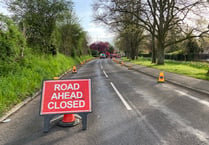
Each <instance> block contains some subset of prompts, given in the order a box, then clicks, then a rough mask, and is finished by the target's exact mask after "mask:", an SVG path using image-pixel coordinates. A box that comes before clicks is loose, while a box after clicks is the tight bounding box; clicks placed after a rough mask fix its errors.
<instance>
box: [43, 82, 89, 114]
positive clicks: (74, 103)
mask: <svg viewBox="0 0 209 145" xmlns="http://www.w3.org/2000/svg"><path fill="white" fill-rule="evenodd" d="M79 112H91V80H90V79H73V80H48V81H44V82H43V88H42V98H41V110H40V114H41V115H46V114H65V113H79Z"/></svg>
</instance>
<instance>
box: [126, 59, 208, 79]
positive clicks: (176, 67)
mask: <svg viewBox="0 0 209 145" xmlns="http://www.w3.org/2000/svg"><path fill="white" fill-rule="evenodd" d="M123 60H124V61H130V60H128V59H127V58H123ZM131 62H133V63H135V64H139V65H144V66H148V67H152V68H156V69H159V70H164V71H167V72H173V73H177V74H182V75H186V76H191V77H194V78H198V79H204V80H209V75H208V74H207V72H208V69H209V63H205V62H179V61H171V60H165V64H164V65H156V64H152V63H151V59H145V58H139V59H138V60H134V61H131Z"/></svg>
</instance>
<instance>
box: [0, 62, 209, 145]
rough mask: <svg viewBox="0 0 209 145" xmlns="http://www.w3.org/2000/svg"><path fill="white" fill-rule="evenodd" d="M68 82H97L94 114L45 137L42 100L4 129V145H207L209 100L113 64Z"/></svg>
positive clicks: (90, 67)
mask: <svg viewBox="0 0 209 145" xmlns="http://www.w3.org/2000/svg"><path fill="white" fill-rule="evenodd" d="M64 78H65V79H69V78H90V79H91V80H92V105H93V112H92V113H91V114H89V115H88V129H87V130H85V131H83V130H82V129H81V128H82V127H81V124H79V125H77V126H75V127H72V128H62V127H59V126H56V125H55V124H52V126H51V128H50V131H49V132H48V133H43V117H42V116H39V107H40V96H38V97H37V98H35V99H34V100H33V101H31V102H30V103H29V104H27V105H25V106H24V107H23V108H22V109H21V110H19V111H18V112H16V113H15V114H14V115H12V116H10V119H11V121H10V122H8V123H1V124H0V144H1V145H207V144H209V97H208V96H203V95H202V94H198V93H197V92H192V91H190V90H185V89H184V88H180V87H178V86H174V85H171V84H168V83H157V78H156V79H155V78H152V77H149V76H146V75H144V74H141V73H139V72H135V71H133V70H128V69H127V68H125V67H121V66H120V65H119V64H115V63H114V62H112V60H110V59H96V60H93V61H91V62H88V63H87V64H85V65H84V66H83V67H81V68H80V69H79V70H78V73H77V74H71V73H69V74H67V75H66V76H65V77H64Z"/></svg>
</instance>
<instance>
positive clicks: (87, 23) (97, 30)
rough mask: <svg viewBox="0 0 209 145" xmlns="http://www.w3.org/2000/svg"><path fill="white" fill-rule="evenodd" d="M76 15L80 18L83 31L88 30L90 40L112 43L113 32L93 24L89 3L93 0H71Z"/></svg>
mask: <svg viewBox="0 0 209 145" xmlns="http://www.w3.org/2000/svg"><path fill="white" fill-rule="evenodd" d="M73 2H74V6H75V8H74V9H75V11H76V15H77V16H78V17H79V19H80V23H81V25H82V27H83V28H84V30H85V31H87V32H88V34H89V36H90V38H91V42H94V41H108V42H110V43H112V41H113V39H114V34H113V33H110V32H109V31H108V30H107V29H105V28H104V27H103V26H101V25H98V24H95V23H94V22H93V21H92V20H93V10H92V7H91V5H92V4H93V0H73Z"/></svg>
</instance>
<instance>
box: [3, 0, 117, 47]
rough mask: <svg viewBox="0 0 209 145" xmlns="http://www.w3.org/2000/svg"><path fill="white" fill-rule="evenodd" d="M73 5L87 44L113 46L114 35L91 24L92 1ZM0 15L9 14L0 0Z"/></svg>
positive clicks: (78, 1)
mask: <svg viewBox="0 0 209 145" xmlns="http://www.w3.org/2000/svg"><path fill="white" fill-rule="evenodd" d="M72 1H73V3H74V11H75V14H76V16H77V17H78V19H79V22H80V24H81V26H82V28H83V29H84V31H86V32H87V34H88V37H89V44H91V43H93V42H96V41H105V42H106V41H107V42H110V43H111V44H113V39H114V37H115V35H114V33H111V32H110V31H108V29H107V28H105V27H104V26H102V25H99V24H96V23H94V22H93V10H92V6H91V5H92V4H93V1H94V0H72ZM0 13H3V14H5V15H8V14H9V12H8V11H7V9H6V6H5V5H3V4H2V2H1V0H0Z"/></svg>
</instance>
